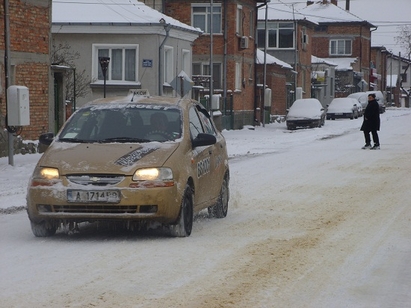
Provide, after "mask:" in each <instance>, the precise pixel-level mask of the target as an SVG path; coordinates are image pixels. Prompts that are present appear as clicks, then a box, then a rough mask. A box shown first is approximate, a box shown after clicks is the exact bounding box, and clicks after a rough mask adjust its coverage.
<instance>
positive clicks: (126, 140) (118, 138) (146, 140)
mask: <svg viewBox="0 0 411 308" xmlns="http://www.w3.org/2000/svg"><path fill="white" fill-rule="evenodd" d="M150 141H151V140H149V139H143V138H133V137H114V138H106V139H102V140H99V142H138V143H140V142H150Z"/></svg>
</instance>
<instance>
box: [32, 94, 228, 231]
mask: <svg viewBox="0 0 411 308" xmlns="http://www.w3.org/2000/svg"><path fill="white" fill-rule="evenodd" d="M130 92H131V93H130V95H129V96H126V97H110V98H105V99H99V100H96V101H93V102H90V103H88V104H86V105H85V106H83V107H82V108H80V109H79V110H77V111H76V112H75V113H74V114H73V115H72V116H71V117H70V119H69V120H68V121H67V122H66V123H65V124H64V126H63V127H62V129H61V130H60V132H59V133H58V134H57V135H56V136H55V137H54V135H53V134H52V133H48V134H46V135H42V136H41V137H40V141H41V142H43V143H45V144H49V147H48V148H47V150H46V151H45V153H44V154H43V156H42V157H41V158H40V160H39V162H38V164H37V166H36V168H35V170H34V172H33V175H32V177H31V179H30V183H29V187H28V192H27V211H28V216H29V220H30V223H31V228H32V231H33V233H34V235H35V236H39V237H44V236H52V235H53V234H55V232H56V230H57V229H58V228H59V227H64V226H68V227H69V228H72V226H75V225H76V224H78V223H82V222H104V223H107V222H110V223H113V224H116V225H117V224H118V223H121V224H122V225H123V226H124V227H126V228H131V229H135V228H140V227H150V226H153V225H155V226H159V225H160V226H164V227H166V228H167V229H168V230H169V231H170V233H171V235H172V236H177V237H185V236H189V235H190V233H191V230H192V225H193V220H194V218H193V215H194V213H196V212H198V211H200V210H202V209H205V208H208V212H209V214H210V216H212V217H217V218H223V217H225V216H226V215H227V210H228V199H229V167H228V156H227V148H226V142H225V139H224V137H223V135H222V134H221V133H220V132H219V131H218V130H217V129H216V128H215V125H214V123H213V121H212V118H211V117H210V115H209V114H208V112H207V111H206V110H205V109H204V108H203V107H202V106H201V105H200V104H198V103H197V102H196V101H194V100H191V99H186V98H183V99H182V98H177V97H156V96H150V95H148V94H144V90H136V91H134V90H133V91H130ZM147 93H148V92H147Z"/></svg>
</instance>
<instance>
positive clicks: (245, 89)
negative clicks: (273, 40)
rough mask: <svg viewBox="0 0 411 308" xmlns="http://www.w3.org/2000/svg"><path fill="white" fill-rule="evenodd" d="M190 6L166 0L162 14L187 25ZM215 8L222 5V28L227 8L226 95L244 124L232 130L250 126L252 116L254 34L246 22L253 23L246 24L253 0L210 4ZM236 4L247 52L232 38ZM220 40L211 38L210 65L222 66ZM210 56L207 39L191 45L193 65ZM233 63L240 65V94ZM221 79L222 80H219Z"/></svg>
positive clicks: (182, 0) (237, 38) (182, 1)
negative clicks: (247, 41)
mask: <svg viewBox="0 0 411 308" xmlns="http://www.w3.org/2000/svg"><path fill="white" fill-rule="evenodd" d="M191 3H192V1H185V0H166V4H165V13H166V14H167V15H169V16H171V17H173V18H175V19H177V20H180V21H181V22H184V23H186V24H188V25H191V24H192V23H191ZM195 3H204V4H206V5H209V4H210V2H209V1H195ZM214 3H215V5H218V4H221V5H222V12H221V14H222V27H223V29H224V25H225V20H224V18H225V12H224V8H225V5H226V8H227V29H226V32H227V46H226V47H227V50H226V58H227V75H226V80H223V82H226V86H227V91H228V94H230V93H232V94H233V109H234V110H235V111H236V115H239V116H238V118H239V119H247V120H246V121H245V122H247V123H238V124H236V125H235V126H238V125H239V126H240V127H241V125H242V124H244V125H246V124H253V117H252V116H251V117H250V116H249V115H250V114H253V113H254V109H255V108H254V103H255V97H254V96H255V94H254V93H255V89H254V85H255V82H254V66H255V63H254V62H255V59H254V46H255V40H254V33H250V32H251V31H250V22H253V23H254V22H255V19H256V17H255V19H254V20H253V21H252V20H250V13H251V12H252V11H254V12H255V10H256V2H255V1H253V0H243V1H227V2H223V3H222V2H217V1H216V2H214ZM237 4H239V5H241V7H242V13H243V22H242V32H243V33H242V35H243V36H247V37H248V38H249V48H246V49H241V48H240V36H239V35H238V34H236V19H237V17H236V14H237ZM224 44H225V42H224V36H223V34H214V35H213V56H214V62H217V60H216V59H219V61H221V63H222V59H223V54H224ZM209 55H210V35H208V34H203V35H202V36H200V37H199V38H198V39H196V40H195V41H194V44H193V62H196V61H200V60H201V61H206V60H207V59H208V57H209ZM236 63H241V67H242V77H243V80H242V81H243V82H242V86H241V91H234V90H235V76H236V72H235V67H236ZM223 78H224V77H223ZM241 113H244V114H247V117H241Z"/></svg>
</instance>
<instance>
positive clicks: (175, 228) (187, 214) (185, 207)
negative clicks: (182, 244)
mask: <svg viewBox="0 0 411 308" xmlns="http://www.w3.org/2000/svg"><path fill="white" fill-rule="evenodd" d="M193 221H194V212H193V190H192V189H191V187H190V186H189V185H186V188H185V190H184V195H183V199H182V200H181V208H180V215H179V217H178V219H177V223H176V224H174V225H170V226H169V227H170V234H171V236H173V237H188V236H190V234H191V230H192V229H193Z"/></svg>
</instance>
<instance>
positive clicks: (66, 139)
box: [59, 138, 95, 143]
mask: <svg viewBox="0 0 411 308" xmlns="http://www.w3.org/2000/svg"><path fill="white" fill-rule="evenodd" d="M59 141H62V142H73V143H91V142H95V140H84V139H78V138H59Z"/></svg>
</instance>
